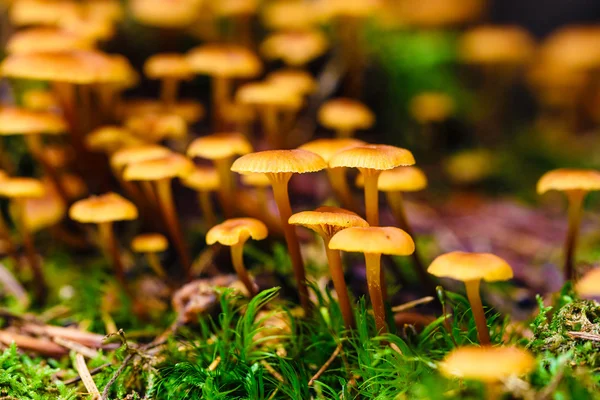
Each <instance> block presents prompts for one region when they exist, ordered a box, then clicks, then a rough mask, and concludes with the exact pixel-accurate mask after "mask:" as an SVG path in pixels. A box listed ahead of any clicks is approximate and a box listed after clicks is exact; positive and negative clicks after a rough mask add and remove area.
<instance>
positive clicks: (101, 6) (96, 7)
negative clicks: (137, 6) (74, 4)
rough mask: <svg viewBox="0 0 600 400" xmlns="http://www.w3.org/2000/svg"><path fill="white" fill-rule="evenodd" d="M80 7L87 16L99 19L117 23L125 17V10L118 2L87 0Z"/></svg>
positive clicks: (114, 0) (113, 0) (111, 0)
mask: <svg viewBox="0 0 600 400" xmlns="http://www.w3.org/2000/svg"><path fill="white" fill-rule="evenodd" d="M81 6H82V7H83V8H84V10H85V11H87V13H88V14H91V15H94V16H96V17H97V18H99V19H106V20H109V21H119V20H121V19H123V16H124V15H125V10H123V6H122V5H121V3H120V2H119V1H118V0H88V1H86V2H85V3H83V4H81Z"/></svg>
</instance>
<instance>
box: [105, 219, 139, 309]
mask: <svg viewBox="0 0 600 400" xmlns="http://www.w3.org/2000/svg"><path fill="white" fill-rule="evenodd" d="M98 230H99V233H100V240H101V242H102V245H103V246H104V249H105V251H106V254H107V256H108V257H109V258H111V259H112V262H113V266H114V267H115V272H116V274H117V280H118V281H119V283H120V284H121V286H122V287H123V289H124V290H125V292H126V293H127V295H128V296H129V297H131V298H133V294H132V293H131V291H130V290H129V286H128V285H127V279H126V277H125V267H124V266H123V260H122V259H121V254H120V253H119V248H118V247H117V240H116V239H115V234H114V232H113V223H112V222H102V223H100V224H98Z"/></svg>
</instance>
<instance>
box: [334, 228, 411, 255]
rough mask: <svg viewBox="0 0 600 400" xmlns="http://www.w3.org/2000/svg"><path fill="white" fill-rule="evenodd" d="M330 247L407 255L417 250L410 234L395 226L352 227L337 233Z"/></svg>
mask: <svg viewBox="0 0 600 400" xmlns="http://www.w3.org/2000/svg"><path fill="white" fill-rule="evenodd" d="M329 248H330V249H332V250H342V251H346V252H353V253H371V254H388V255H396V256H407V255H409V254H412V253H413V252H414V251H415V242H413V240H412V238H411V237H410V235H409V234H408V233H406V232H404V231H403V230H402V229H400V228H396V227H393V226H387V227H380V226H370V227H351V228H347V229H344V230H341V231H339V232H338V233H336V234H335V235H334V236H333V237H332V238H331V240H330V241H329Z"/></svg>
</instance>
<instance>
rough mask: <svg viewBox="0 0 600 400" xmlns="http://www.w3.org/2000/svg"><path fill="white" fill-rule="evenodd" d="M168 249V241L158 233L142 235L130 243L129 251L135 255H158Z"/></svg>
mask: <svg viewBox="0 0 600 400" xmlns="http://www.w3.org/2000/svg"><path fill="white" fill-rule="evenodd" d="M168 248H169V241H168V240H167V238H166V237H165V236H164V235H161V234H160V233H143V234H141V235H137V236H136V237H134V238H133V240H132V241H131V249H132V250H133V251H135V252H136V253H159V252H161V251H165V250H167V249H168Z"/></svg>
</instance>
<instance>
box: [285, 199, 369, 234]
mask: <svg viewBox="0 0 600 400" xmlns="http://www.w3.org/2000/svg"><path fill="white" fill-rule="evenodd" d="M288 223H289V224H290V225H301V226H304V227H306V228H308V229H311V230H313V231H315V232H316V233H318V234H319V235H321V236H322V237H324V238H331V237H332V236H333V235H335V234H336V233H337V232H339V231H341V230H343V229H346V228H350V227H353V226H358V227H367V226H369V224H368V223H367V221H365V220H364V219H362V218H361V217H359V216H358V215H357V214H356V213H353V212H352V211H348V210H344V209H343V208H338V207H325V206H324V207H319V208H317V209H316V210H314V211H301V212H299V213H296V214H294V215H292V216H291V217H290V219H289V220H288Z"/></svg>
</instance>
